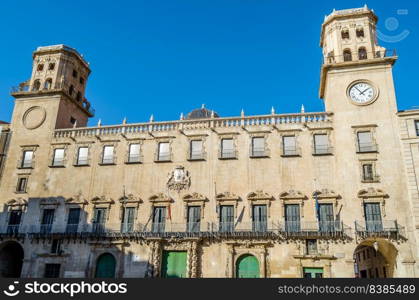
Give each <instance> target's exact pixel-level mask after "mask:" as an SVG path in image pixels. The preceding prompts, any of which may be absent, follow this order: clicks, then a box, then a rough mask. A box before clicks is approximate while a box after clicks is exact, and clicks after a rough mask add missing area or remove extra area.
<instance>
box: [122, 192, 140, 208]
mask: <svg viewBox="0 0 419 300" xmlns="http://www.w3.org/2000/svg"><path fill="white" fill-rule="evenodd" d="M118 200H119V203H121V205H124V206H125V205H127V204H130V203H133V204H138V203H143V200H141V198H140V197H135V196H134V195H133V194H128V195H126V196H122V197H121V198H119V199H118Z"/></svg>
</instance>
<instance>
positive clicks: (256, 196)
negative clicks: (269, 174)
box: [247, 190, 274, 201]
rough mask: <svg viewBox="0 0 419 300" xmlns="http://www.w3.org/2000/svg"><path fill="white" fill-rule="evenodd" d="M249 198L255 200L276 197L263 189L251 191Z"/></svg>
mask: <svg viewBox="0 0 419 300" xmlns="http://www.w3.org/2000/svg"><path fill="white" fill-rule="evenodd" d="M247 199H249V200H250V201H253V200H273V199H274V197H272V196H271V195H269V194H268V193H265V192H263V191H262V190H258V191H256V192H251V193H249V194H248V195H247Z"/></svg>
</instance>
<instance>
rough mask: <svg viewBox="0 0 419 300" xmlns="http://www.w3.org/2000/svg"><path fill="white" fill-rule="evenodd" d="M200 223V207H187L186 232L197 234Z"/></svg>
mask: <svg viewBox="0 0 419 300" xmlns="http://www.w3.org/2000/svg"><path fill="white" fill-rule="evenodd" d="M200 222H201V207H200V206H189V207H188V228H187V229H188V232H199V231H200V229H201V228H200V227H201V226H200Z"/></svg>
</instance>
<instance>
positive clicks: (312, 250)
mask: <svg viewBox="0 0 419 300" xmlns="http://www.w3.org/2000/svg"><path fill="white" fill-rule="evenodd" d="M306 254H307V255H316V254H318V253H317V240H311V239H310V240H306Z"/></svg>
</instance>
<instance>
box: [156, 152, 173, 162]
mask: <svg viewBox="0 0 419 300" xmlns="http://www.w3.org/2000/svg"><path fill="white" fill-rule="evenodd" d="M171 161H172V153H171V152H157V153H156V154H155V156H154V162H171Z"/></svg>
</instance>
